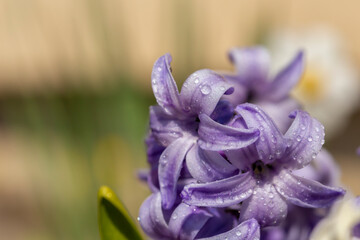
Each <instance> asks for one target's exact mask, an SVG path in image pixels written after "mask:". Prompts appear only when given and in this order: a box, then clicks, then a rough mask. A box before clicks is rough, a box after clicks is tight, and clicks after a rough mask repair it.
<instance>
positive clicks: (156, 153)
mask: <svg viewBox="0 0 360 240" xmlns="http://www.w3.org/2000/svg"><path fill="white" fill-rule="evenodd" d="M145 144H146V147H147V149H146V155H147V160H148V162H149V163H150V165H154V164H156V165H157V164H158V162H159V157H160V155H161V153H162V152H163V151H164V150H165V148H164V147H163V146H161V145H160V144H159V143H158V141H157V140H156V139H155V137H154V135H153V134H149V135H148V137H147V138H146V140H145Z"/></svg>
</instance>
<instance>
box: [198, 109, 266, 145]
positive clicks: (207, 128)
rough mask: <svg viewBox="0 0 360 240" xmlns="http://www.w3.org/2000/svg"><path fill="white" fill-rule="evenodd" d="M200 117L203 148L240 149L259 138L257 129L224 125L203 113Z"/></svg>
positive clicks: (200, 143) (200, 135)
mask: <svg viewBox="0 0 360 240" xmlns="http://www.w3.org/2000/svg"><path fill="white" fill-rule="evenodd" d="M199 118H200V125H199V131H198V134H199V145H200V147H201V148H203V149H206V150H212V151H221V150H231V149H240V148H243V147H246V146H248V145H250V144H252V143H254V142H255V141H256V140H257V139H258V135H259V131H258V130H257V129H240V128H234V127H230V126H226V125H222V124H220V123H217V122H215V121H214V120H212V119H211V118H210V117H209V116H207V115H205V114H201V115H200V116H199Z"/></svg>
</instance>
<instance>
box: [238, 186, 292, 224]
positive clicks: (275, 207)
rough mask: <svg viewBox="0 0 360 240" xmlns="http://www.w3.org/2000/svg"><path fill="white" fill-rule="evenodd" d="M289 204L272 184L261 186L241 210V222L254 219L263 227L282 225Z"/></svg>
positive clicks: (256, 188) (244, 203) (254, 191)
mask: <svg viewBox="0 0 360 240" xmlns="http://www.w3.org/2000/svg"><path fill="white" fill-rule="evenodd" d="M287 209H288V208H287V204H286V202H285V201H284V199H283V198H282V197H281V196H280V195H279V193H278V192H277V191H276V189H275V187H274V186H273V185H272V184H259V185H258V186H257V187H255V188H254V190H253V195H252V196H251V197H250V198H248V199H246V200H245V201H244V202H243V204H242V206H241V209H240V221H244V220H246V219H250V218H254V219H256V220H257V221H258V223H259V224H260V225H261V226H262V227H267V226H273V225H278V224H280V223H281V222H282V221H283V220H284V219H285V218H286V215H287Z"/></svg>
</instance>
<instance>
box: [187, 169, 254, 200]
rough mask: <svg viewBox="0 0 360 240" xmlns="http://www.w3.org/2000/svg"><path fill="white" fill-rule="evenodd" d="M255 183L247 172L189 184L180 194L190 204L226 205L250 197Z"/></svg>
mask: <svg viewBox="0 0 360 240" xmlns="http://www.w3.org/2000/svg"><path fill="white" fill-rule="evenodd" d="M255 185H256V183H255V180H254V179H253V177H252V176H251V174H250V173H249V172H247V173H244V174H239V175H236V176H233V177H230V178H226V179H223V180H218V181H215V182H210V183H199V184H189V185H187V186H185V188H184V190H183V191H182V192H181V196H182V198H183V201H184V202H185V203H187V204H190V205H195V206H203V207H228V206H231V205H234V204H237V203H240V202H242V201H244V200H245V199H247V198H248V197H250V196H251V194H252V189H253V188H254V186H255Z"/></svg>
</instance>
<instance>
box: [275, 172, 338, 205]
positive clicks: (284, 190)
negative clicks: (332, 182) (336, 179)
mask: <svg viewBox="0 0 360 240" xmlns="http://www.w3.org/2000/svg"><path fill="white" fill-rule="evenodd" d="M274 185H275V187H276V190H277V191H278V192H279V193H280V194H281V195H282V196H283V197H284V198H285V199H286V200H287V201H289V202H291V203H292V204H295V205H297V206H300V207H311V208H323V207H328V206H330V205H331V204H333V203H334V202H335V201H336V200H337V199H338V198H339V197H342V196H343V195H344V194H345V190H343V189H341V188H335V187H328V186H325V185H322V184H321V183H319V182H315V181H313V180H309V179H306V178H302V177H299V176H296V175H294V174H291V173H289V172H288V171H287V170H283V171H282V172H280V173H279V176H277V177H276V179H274Z"/></svg>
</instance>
